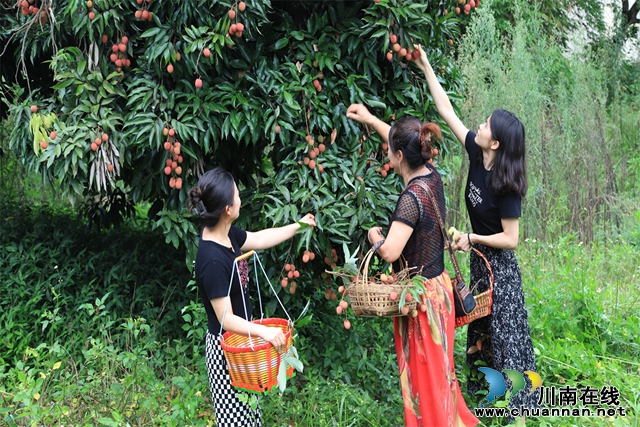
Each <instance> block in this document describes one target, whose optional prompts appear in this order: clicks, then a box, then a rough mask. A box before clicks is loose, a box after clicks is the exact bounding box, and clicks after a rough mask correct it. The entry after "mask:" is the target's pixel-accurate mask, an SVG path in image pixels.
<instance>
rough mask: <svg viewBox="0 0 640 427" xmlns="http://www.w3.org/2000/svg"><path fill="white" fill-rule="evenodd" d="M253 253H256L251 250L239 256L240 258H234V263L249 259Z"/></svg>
mask: <svg viewBox="0 0 640 427" xmlns="http://www.w3.org/2000/svg"><path fill="white" fill-rule="evenodd" d="M255 253H256V251H254V250H253V249H251V250H250V251H249V252H247V253H244V254H242V255H240V256H237V257H236V259H235V261H236V262H238V261H242V260H243V259H247V258H249V257H250V256H252V255H255Z"/></svg>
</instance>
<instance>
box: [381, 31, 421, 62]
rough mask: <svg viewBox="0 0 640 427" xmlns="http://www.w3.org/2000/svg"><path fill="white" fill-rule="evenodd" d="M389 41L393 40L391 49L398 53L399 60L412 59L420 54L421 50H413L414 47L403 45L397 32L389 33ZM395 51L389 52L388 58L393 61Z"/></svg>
mask: <svg viewBox="0 0 640 427" xmlns="http://www.w3.org/2000/svg"><path fill="white" fill-rule="evenodd" d="M389 41H390V42H391V50H392V51H393V52H395V53H396V58H397V59H398V61H400V60H403V59H406V60H407V61H411V60H414V59H416V58H417V57H418V56H420V52H418V51H417V50H413V48H412V47H406V48H405V47H402V45H401V44H400V43H398V36H397V35H396V34H393V33H391V34H390V35H389ZM393 52H387V59H388V60H389V61H393Z"/></svg>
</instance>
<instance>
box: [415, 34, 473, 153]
mask: <svg viewBox="0 0 640 427" xmlns="http://www.w3.org/2000/svg"><path fill="white" fill-rule="evenodd" d="M414 46H415V48H416V50H417V51H418V52H420V56H418V58H417V59H416V60H415V63H416V65H417V66H418V68H420V69H421V70H422V71H423V72H424V75H425V77H426V79H427V84H428V85H429V92H430V93H431V97H432V98H433V101H434V102H435V104H436V108H437V109H438V113H439V114H440V116H442V118H443V119H444V121H445V122H446V123H447V125H448V126H449V128H450V129H451V131H452V132H453V134H454V135H455V136H456V138H458V141H460V143H461V144H462V145H463V146H464V140H465V138H466V137H467V133H468V132H469V129H467V127H466V126H465V125H464V124H463V123H462V121H461V120H460V118H459V117H458V116H457V115H456V113H455V111H454V110H453V105H451V101H450V100H449V97H448V96H447V93H446V92H445V91H444V89H443V88H442V86H441V85H440V82H439V81H438V78H437V77H436V73H434V71H433V68H431V64H430V63H429V60H428V59H427V54H426V53H425V52H424V50H423V49H422V46H420V45H414Z"/></svg>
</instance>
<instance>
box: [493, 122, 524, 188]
mask: <svg viewBox="0 0 640 427" xmlns="http://www.w3.org/2000/svg"><path fill="white" fill-rule="evenodd" d="M490 127H491V138H492V139H494V140H496V141H498V142H500V146H499V147H498V149H497V150H496V158H495V160H494V162H493V170H492V172H491V187H492V188H493V191H495V193H496V194H505V193H510V192H514V193H516V194H518V195H519V196H520V197H524V196H525V195H526V194H527V189H528V188H529V184H528V182H527V166H526V162H525V153H526V151H525V132H524V125H523V124H522V122H521V121H520V119H518V118H517V117H516V116H515V115H514V114H513V113H510V112H508V111H505V110H501V109H497V110H495V111H494V112H493V113H492V114H491V123H490Z"/></svg>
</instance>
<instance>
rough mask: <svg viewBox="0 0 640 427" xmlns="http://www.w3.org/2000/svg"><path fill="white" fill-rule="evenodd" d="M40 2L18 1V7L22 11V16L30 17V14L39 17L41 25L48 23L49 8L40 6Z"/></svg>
mask: <svg viewBox="0 0 640 427" xmlns="http://www.w3.org/2000/svg"><path fill="white" fill-rule="evenodd" d="M39 4H40V2H39V1H38V2H36V0H28V1H27V0H18V3H17V5H18V7H19V8H20V9H21V10H22V16H28V15H29V14H32V15H38V17H37V19H38V20H39V22H40V23H41V24H46V23H47V10H48V6H46V5H45V7H44V8H43V7H42V5H40V6H38V5H39ZM41 9H42V10H41Z"/></svg>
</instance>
